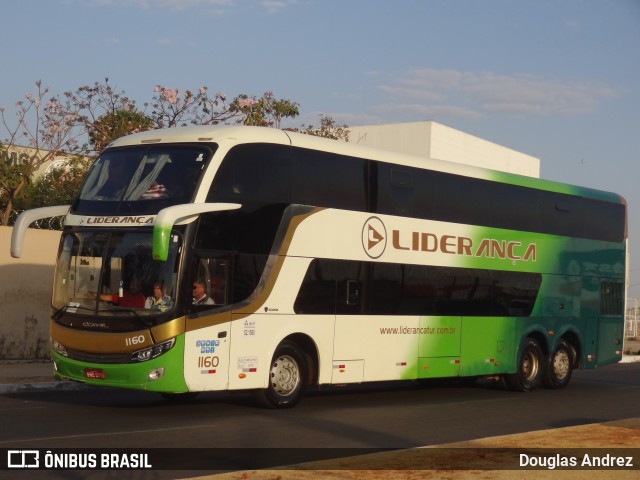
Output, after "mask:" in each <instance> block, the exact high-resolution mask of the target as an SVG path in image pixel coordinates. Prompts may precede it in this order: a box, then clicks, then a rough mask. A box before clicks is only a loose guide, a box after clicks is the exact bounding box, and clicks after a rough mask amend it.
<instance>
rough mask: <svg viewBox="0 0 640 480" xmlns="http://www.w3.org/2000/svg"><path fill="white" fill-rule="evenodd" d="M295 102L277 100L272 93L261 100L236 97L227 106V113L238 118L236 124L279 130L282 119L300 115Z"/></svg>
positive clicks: (252, 97)
mask: <svg viewBox="0 0 640 480" xmlns="http://www.w3.org/2000/svg"><path fill="white" fill-rule="evenodd" d="M298 107H299V105H298V103H296V102H292V101H290V100H286V99H284V98H281V99H280V100H277V99H276V98H275V97H274V96H273V93H272V92H266V93H265V94H264V95H263V96H262V97H261V98H255V97H254V96H249V95H245V94H242V95H238V96H237V97H236V98H234V99H233V101H232V102H231V103H230V104H229V112H230V113H231V114H232V115H235V116H237V117H238V119H237V123H242V124H244V125H253V126H256V127H275V128H280V124H281V122H282V119H283V118H293V117H297V116H298V115H299V114H300V111H299V109H298Z"/></svg>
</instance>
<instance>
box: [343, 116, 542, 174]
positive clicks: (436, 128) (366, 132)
mask: <svg viewBox="0 0 640 480" xmlns="http://www.w3.org/2000/svg"><path fill="white" fill-rule="evenodd" d="M349 132H350V133H349V143H355V144H359V145H367V146H369V147H374V148H381V149H384V150H393V151H396V152H401V153H406V154H410V155H417V156H420V157H428V158H434V159H437V160H445V161H448V162H456V163H462V164H465V165H472V166H475V167H483V168H490V169H492V170H500V171H503V172H510V173H516V174H519V175H526V176H529V177H540V159H539V158H536V157H532V156H531V155H527V154H525V153H521V152H518V151H516V150H512V149H511V148H507V147H504V146H502V145H498V144H496V143H492V142H489V141H488V140H483V139H482V138H479V137H475V136H473V135H469V134H468V133H464V132H461V131H460V130H456V129H454V128H451V127H447V126H446V125H442V124H440V123H437V122H433V121H427V122H413V123H397V124H388V125H366V126H360V127H349Z"/></svg>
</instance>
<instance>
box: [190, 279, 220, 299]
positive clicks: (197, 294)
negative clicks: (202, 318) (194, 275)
mask: <svg viewBox="0 0 640 480" xmlns="http://www.w3.org/2000/svg"><path fill="white" fill-rule="evenodd" d="M193 304H194V305H215V302H214V301H213V298H211V297H210V296H209V295H207V292H206V287H205V285H204V282H201V281H199V280H196V281H195V282H193Z"/></svg>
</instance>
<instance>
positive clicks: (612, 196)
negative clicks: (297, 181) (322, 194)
mask: <svg viewBox="0 0 640 480" xmlns="http://www.w3.org/2000/svg"><path fill="white" fill-rule="evenodd" d="M161 143H217V144H218V145H219V146H220V147H221V148H223V149H226V148H230V147H231V146H233V145H236V144H243V143H273V144H281V145H291V146H295V147H301V148H308V149H312V150H320V151H325V152H330V153H336V154H340V155H346V156H353V157H360V158H366V159H369V160H377V161H381V162H386V163H392V164H396V165H404V166H410V167H416V168H424V169H430V170H436V171H440V172H445V173H451V174H455V175H462V176H467V177H473V178H479V179H484V180H492V181H496V182H502V183H509V184H512V185H519V186H522V187H528V188H535V189H539V190H547V191H552V192H556V193H564V194H568V195H578V196H581V197H586V198H593V199H597V200H603V201H608V202H613V203H622V204H626V201H625V200H624V198H622V197H621V196H620V195H618V194H616V193H610V192H605V191H600V190H595V189H591V188H586V187H579V186H574V185H569V184H565V183H560V182H554V181H551V180H545V179H540V178H534V177H528V176H524V175H517V174H513V173H507V172H501V171H497V170H490V169H485V168H480V167H474V166H469V165H463V164H459V163H455V162H447V161H444V160H436V159H431V158H424V157H418V156H412V155H407V154H403V153H396V152H391V151H388V150H380V149H376V148H372V147H366V146H361V145H355V144H350V143H347V142H344V141H341V140H331V139H326V138H321V137H317V136H313V135H307V134H303V133H299V132H292V131H288V130H280V129H276V128H267V127H252V126H237V125H236V126H233V125H231V126H230V125H216V126H189V127H175V128H166V129H160V130H149V131H146V132H141V133H136V134H133V135H127V136H125V137H121V138H119V139H117V140H115V141H113V142H112V143H111V144H110V145H109V148H112V147H123V146H133V145H153V144H161ZM225 147H226V148H225Z"/></svg>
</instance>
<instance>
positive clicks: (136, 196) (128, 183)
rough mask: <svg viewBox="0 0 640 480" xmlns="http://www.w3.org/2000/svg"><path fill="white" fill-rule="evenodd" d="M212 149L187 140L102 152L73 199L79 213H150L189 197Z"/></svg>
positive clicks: (192, 194) (196, 184) (75, 211)
mask: <svg viewBox="0 0 640 480" xmlns="http://www.w3.org/2000/svg"><path fill="white" fill-rule="evenodd" d="M212 154H213V151H212V149H210V148H207V147H202V146H191V145H154V146H147V147H124V148H117V149H109V150H106V151H105V152H103V154H102V155H100V157H99V158H98V160H96V162H95V163H94V165H93V166H92V167H91V170H90V171H89V173H88V175H87V177H86V179H85V181H84V184H83V186H82V189H81V190H80V194H79V195H78V198H77V199H76V202H75V203H74V205H73V209H72V210H73V212H74V213H78V214H88V215H95V214H100V215H104V214H111V215H116V214H123V215H132V214H152V213H157V212H158V211H159V210H161V209H162V208H165V207H168V206H170V205H177V204H180V203H189V202H191V201H192V200H193V197H194V195H195V192H196V190H197V187H198V184H199V180H200V176H201V173H202V171H203V170H204V168H205V166H206V165H207V163H208V161H209V159H210V158H211V155H212Z"/></svg>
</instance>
